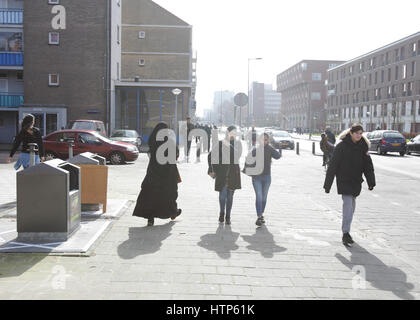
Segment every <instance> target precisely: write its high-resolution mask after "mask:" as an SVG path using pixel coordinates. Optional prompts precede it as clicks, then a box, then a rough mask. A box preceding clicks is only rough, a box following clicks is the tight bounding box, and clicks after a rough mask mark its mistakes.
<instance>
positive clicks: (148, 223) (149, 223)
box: [147, 218, 155, 227]
mask: <svg viewBox="0 0 420 320" xmlns="http://www.w3.org/2000/svg"><path fill="white" fill-rule="evenodd" d="M154 224H155V218H149V219H147V226H148V227H151V226H153V225H154Z"/></svg>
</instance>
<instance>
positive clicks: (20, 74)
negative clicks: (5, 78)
mask: <svg viewBox="0 0 420 320" xmlns="http://www.w3.org/2000/svg"><path fill="white" fill-rule="evenodd" d="M16 79H17V80H18V81H23V71H18V72H17V73H16Z"/></svg>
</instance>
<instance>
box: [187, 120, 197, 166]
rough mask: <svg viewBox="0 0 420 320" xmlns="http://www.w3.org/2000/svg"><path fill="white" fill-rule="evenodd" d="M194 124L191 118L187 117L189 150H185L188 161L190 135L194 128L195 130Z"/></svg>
mask: <svg viewBox="0 0 420 320" xmlns="http://www.w3.org/2000/svg"><path fill="white" fill-rule="evenodd" d="M194 128H195V127H194V125H193V124H192V123H191V118H190V117H187V150H186V152H185V158H187V162H188V161H189V159H190V149H191V142H192V141H191V140H190V139H189V137H190V132H191V131H192V130H194Z"/></svg>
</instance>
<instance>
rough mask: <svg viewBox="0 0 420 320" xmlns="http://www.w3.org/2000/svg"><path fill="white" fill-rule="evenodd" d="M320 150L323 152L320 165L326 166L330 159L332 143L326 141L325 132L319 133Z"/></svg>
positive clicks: (332, 149) (332, 148)
mask: <svg viewBox="0 0 420 320" xmlns="http://www.w3.org/2000/svg"><path fill="white" fill-rule="evenodd" d="M319 145H320V148H321V151H322V152H323V156H322V160H323V161H322V166H323V167H324V166H326V165H327V164H328V163H329V161H330V159H331V158H332V154H333V151H334V145H333V144H332V143H331V142H329V141H328V137H327V135H326V134H325V133H322V134H321V141H320V142H319Z"/></svg>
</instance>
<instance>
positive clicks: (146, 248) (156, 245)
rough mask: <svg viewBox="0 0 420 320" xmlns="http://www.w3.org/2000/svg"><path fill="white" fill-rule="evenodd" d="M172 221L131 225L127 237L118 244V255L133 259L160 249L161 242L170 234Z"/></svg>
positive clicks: (173, 223)
mask: <svg viewBox="0 0 420 320" xmlns="http://www.w3.org/2000/svg"><path fill="white" fill-rule="evenodd" d="M174 225H175V222H174V221H171V222H169V223H167V224H164V225H160V226H154V227H132V228H129V229H128V239H127V240H126V241H124V242H123V243H121V244H120V245H119V246H118V249H117V251H118V255H119V256H120V257H121V258H123V259H133V258H135V257H137V256H139V255H143V254H151V253H155V252H157V251H159V250H160V247H161V246H162V242H163V241H164V240H165V239H166V238H168V237H169V236H170V235H171V231H172V227H173V226H174Z"/></svg>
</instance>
